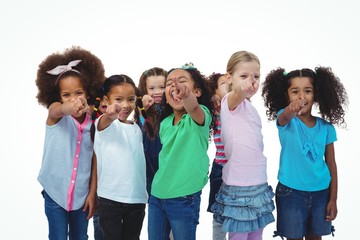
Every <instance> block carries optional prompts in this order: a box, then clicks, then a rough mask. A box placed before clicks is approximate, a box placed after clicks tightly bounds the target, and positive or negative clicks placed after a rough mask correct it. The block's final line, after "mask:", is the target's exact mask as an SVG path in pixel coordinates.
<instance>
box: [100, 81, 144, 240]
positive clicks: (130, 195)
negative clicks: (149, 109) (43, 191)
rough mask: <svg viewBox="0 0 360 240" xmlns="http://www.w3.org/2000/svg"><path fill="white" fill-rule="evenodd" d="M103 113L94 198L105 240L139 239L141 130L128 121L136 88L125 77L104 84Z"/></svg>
mask: <svg viewBox="0 0 360 240" xmlns="http://www.w3.org/2000/svg"><path fill="white" fill-rule="evenodd" d="M103 91H104V96H103V100H104V102H105V104H106V106H107V108H106V112H105V114H103V115H102V116H100V117H99V118H98V119H97V120H96V122H95V127H96V132H95V142H94V150H95V154H96V157H97V173H98V174H97V176H98V184H97V195H98V205H99V206H98V213H99V216H100V226H101V229H102V230H103V232H104V236H105V239H107V240H117V239H139V237H140V232H141V228H142V224H143V220H144V216H145V206H146V203H147V200H148V197H147V193H146V169H145V168H146V166H145V156H144V151H143V144H142V133H141V129H140V128H139V126H138V125H137V124H134V123H133V122H132V121H130V120H128V117H129V116H130V114H131V113H132V111H133V110H134V109H135V107H136V94H135V93H136V86H135V84H134V82H133V80H132V79H131V78H130V77H128V76H126V75H113V76H111V77H109V78H107V79H106V80H105V83H104V85H103Z"/></svg>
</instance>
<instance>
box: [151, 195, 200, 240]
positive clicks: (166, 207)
mask: <svg viewBox="0 0 360 240" xmlns="http://www.w3.org/2000/svg"><path fill="white" fill-rule="evenodd" d="M200 197H201V191H200V192H197V193H194V194H191V195H188V196H184V197H178V198H170V199H159V198H157V197H154V196H153V195H150V199H149V213H148V234H149V240H166V239H169V233H170V229H171V231H172V233H173V236H174V239H176V240H195V239H196V227H197V225H198V224H199V212H200Z"/></svg>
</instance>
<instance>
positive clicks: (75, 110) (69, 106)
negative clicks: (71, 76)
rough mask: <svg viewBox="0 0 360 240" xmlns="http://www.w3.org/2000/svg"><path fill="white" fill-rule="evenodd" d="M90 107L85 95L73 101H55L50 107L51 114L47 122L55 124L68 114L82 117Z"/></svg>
mask: <svg viewBox="0 0 360 240" xmlns="http://www.w3.org/2000/svg"><path fill="white" fill-rule="evenodd" d="M89 108H90V107H89V105H88V104H87V101H86V99H85V98H84V97H79V98H77V99H76V100H75V101H71V102H64V103H61V102H54V103H53V104H51V105H50V107H49V114H48V118H47V120H46V124H48V125H54V124H55V123H57V122H58V121H59V120H60V119H61V118H62V117H64V116H66V115H72V116H74V117H80V116H81V115H83V114H84V113H86V112H87V111H89Z"/></svg>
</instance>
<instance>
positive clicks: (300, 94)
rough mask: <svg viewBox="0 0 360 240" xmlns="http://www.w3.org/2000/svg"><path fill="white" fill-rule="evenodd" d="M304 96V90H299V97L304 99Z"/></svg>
mask: <svg viewBox="0 0 360 240" xmlns="http://www.w3.org/2000/svg"><path fill="white" fill-rule="evenodd" d="M304 96H305V94H304V92H303V91H300V92H299V99H304Z"/></svg>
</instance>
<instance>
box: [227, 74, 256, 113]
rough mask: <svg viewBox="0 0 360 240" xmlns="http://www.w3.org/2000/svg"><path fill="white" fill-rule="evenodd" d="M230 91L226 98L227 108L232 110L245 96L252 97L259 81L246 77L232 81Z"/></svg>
mask: <svg viewBox="0 0 360 240" xmlns="http://www.w3.org/2000/svg"><path fill="white" fill-rule="evenodd" d="M232 84H233V86H232V91H231V92H230V93H229V96H228V98H227V101H228V106H229V110H234V109H235V108H236V107H237V106H238V105H239V104H240V103H242V102H243V101H244V100H245V99H246V98H250V97H252V96H253V95H254V94H255V93H256V92H257V90H258V89H259V81H254V79H250V78H246V79H243V80H237V81H233V83H232Z"/></svg>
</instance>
